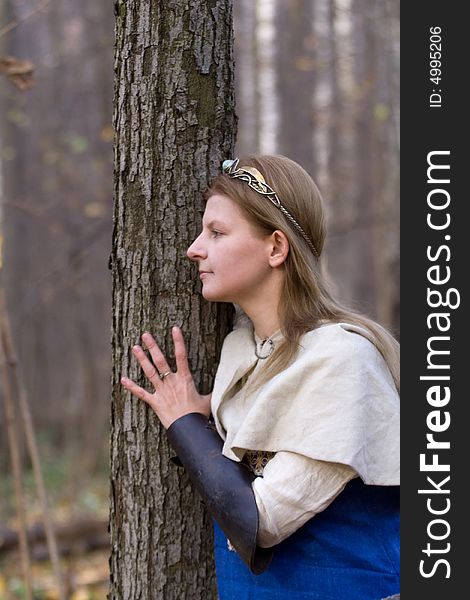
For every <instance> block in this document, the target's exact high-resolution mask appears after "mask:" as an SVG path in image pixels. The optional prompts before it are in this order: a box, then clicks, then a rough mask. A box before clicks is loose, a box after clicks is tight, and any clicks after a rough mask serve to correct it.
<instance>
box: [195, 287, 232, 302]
mask: <svg viewBox="0 0 470 600" xmlns="http://www.w3.org/2000/svg"><path fill="white" fill-rule="evenodd" d="M202 297H203V298H204V299H205V300H208V301H209V302H230V300H227V298H226V297H225V296H224V295H223V294H221V293H220V292H219V293H218V292H217V290H211V289H210V288H209V287H208V286H207V287H205V286H204V285H203V286H202Z"/></svg>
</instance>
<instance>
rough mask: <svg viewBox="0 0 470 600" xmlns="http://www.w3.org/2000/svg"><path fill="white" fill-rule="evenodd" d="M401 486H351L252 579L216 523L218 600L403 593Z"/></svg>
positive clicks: (317, 599) (329, 599)
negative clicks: (401, 575) (401, 585)
mask: <svg viewBox="0 0 470 600" xmlns="http://www.w3.org/2000/svg"><path fill="white" fill-rule="evenodd" d="M399 503H400V495H399V487H398V486H390V487H388V486H387V487H384V486H375V485H365V484H364V483H363V482H362V480H361V479H360V478H356V479H353V480H352V481H350V482H349V483H348V484H347V486H346V487H345V489H344V490H343V492H341V494H339V496H338V497H337V498H336V499H335V500H334V501H333V502H332V504H330V505H329V506H328V507H327V508H326V509H325V510H324V511H323V512H321V513H319V514H318V515H316V516H315V517H314V518H313V519H311V520H310V521H308V522H307V523H306V524H305V525H304V526H303V527H301V528H300V529H299V530H298V531H296V532H295V533H294V534H292V535H291V536H290V537H289V538H287V539H286V540H284V541H283V542H281V543H280V544H279V545H278V546H276V548H275V551H274V557H273V560H272V562H271V565H270V566H269V568H268V570H267V571H265V572H264V573H262V574H261V575H252V574H251V572H250V571H249V570H248V568H247V567H246V565H245V564H244V563H243V562H242V560H241V559H240V558H239V556H238V555H237V554H236V552H234V551H232V550H229V549H228V546H227V539H226V537H225V535H224V534H223V532H222V530H221V529H220V528H219V526H218V525H217V524H216V523H215V524H214V534H215V540H214V541H215V562H216V572H217V584H218V590H219V598H220V600H380V599H382V598H386V597H387V596H392V595H393V594H398V593H399V591H400V575H399V569H400V542H399V534H400V522H399V508H400V504H399Z"/></svg>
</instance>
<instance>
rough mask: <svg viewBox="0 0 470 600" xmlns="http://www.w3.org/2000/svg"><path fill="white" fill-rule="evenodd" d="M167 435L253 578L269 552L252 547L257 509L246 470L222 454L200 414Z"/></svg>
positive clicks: (219, 442)
mask: <svg viewBox="0 0 470 600" xmlns="http://www.w3.org/2000/svg"><path fill="white" fill-rule="evenodd" d="M167 434H168V439H169V441H170V444H171V445H172V447H173V449H174V450H175V452H176V454H177V455H178V458H179V459H180V461H181V463H182V465H183V466H184V468H185V469H186V471H187V473H188V475H189V477H190V479H191V481H192V482H193V484H194V486H195V487H196V489H197V490H198V492H199V493H200V494H201V496H202V498H203V500H204V502H205V504H206V507H207V509H208V510H209V512H210V513H211V514H212V516H213V517H214V518H215V519H216V521H217V522H218V524H219V525H220V527H221V529H222V531H223V532H224V533H225V535H226V536H227V538H228V539H229V540H230V543H231V544H232V546H233V547H234V548H235V550H236V551H237V553H238V554H239V556H240V557H241V558H242V559H243V561H244V562H245V563H246V564H247V565H248V567H249V568H250V570H251V572H252V573H253V574H255V575H259V574H260V573H262V572H263V571H265V570H266V569H267V567H268V565H269V563H270V561H271V558H272V550H271V549H270V548H260V547H259V546H257V545H256V535H257V533H258V508H257V506H256V500H255V496H254V493H253V488H252V486H251V483H252V481H253V479H254V475H253V474H252V473H251V471H250V470H249V468H248V467H247V466H245V465H244V464H243V463H237V462H235V461H233V460H230V459H229V458H226V457H225V456H224V455H223V454H222V447H223V441H222V439H221V438H220V436H219V434H218V433H217V431H215V430H214V429H212V428H211V427H210V426H209V425H208V420H207V418H206V417H205V416H204V415H202V414H201V413H190V414H187V415H184V416H183V417H180V418H179V419H177V420H176V421H174V422H173V423H172V424H171V425H170V427H169V428H168V431H167Z"/></svg>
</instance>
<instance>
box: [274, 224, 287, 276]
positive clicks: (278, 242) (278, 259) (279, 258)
mask: <svg viewBox="0 0 470 600" xmlns="http://www.w3.org/2000/svg"><path fill="white" fill-rule="evenodd" d="M269 241H270V243H271V252H270V255H269V265H270V266H271V267H279V266H280V265H282V264H283V263H284V261H285V260H286V258H287V255H288V254H289V240H288V239H287V236H286V234H285V233H283V232H282V231H281V230H280V229H276V231H273V233H272V234H271V235H270V238H269Z"/></svg>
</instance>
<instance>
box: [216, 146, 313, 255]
mask: <svg viewBox="0 0 470 600" xmlns="http://www.w3.org/2000/svg"><path fill="white" fill-rule="evenodd" d="M239 162H240V160H239V159H238V158H235V159H234V160H224V162H223V163H222V171H223V172H224V173H226V174H227V175H228V176H229V177H232V178H233V179H240V180H241V181H244V182H245V183H247V184H248V185H249V186H250V188H251V189H252V190H254V191H255V192H257V193H258V194H261V195H262V196H265V197H266V198H267V199H268V200H269V201H270V202H272V204H274V206H275V207H276V208H278V209H279V210H280V211H281V212H282V214H283V215H284V216H285V217H287V219H289V221H290V222H291V223H292V225H293V226H294V227H295V229H296V230H297V231H298V233H300V235H301V236H302V237H303V238H304V240H305V241H306V242H307V244H308V246H309V248H310V249H311V250H312V252H313V254H314V255H315V256H316V257H317V258H318V252H317V249H316V248H315V246H314V244H313V242H312V241H311V240H310V238H309V237H308V235H307V234H306V233H305V231H304V230H303V229H302V227H301V226H300V225H299V224H298V223H297V221H296V220H295V219H294V217H293V216H292V215H291V214H290V212H289V211H288V210H287V209H286V208H285V207H284V206H283V205H282V204H281V201H280V200H279V198H278V196H277V194H276V192H275V191H274V190H273V188H272V187H271V186H269V185H268V184H267V183H266V181H265V179H264V177H263V175H262V174H261V173H260V172H259V171H258V169H256V168H255V167H249V166H242V167H238V163H239Z"/></svg>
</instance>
